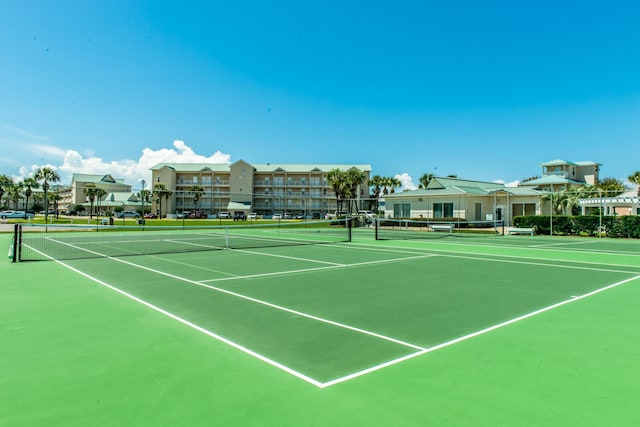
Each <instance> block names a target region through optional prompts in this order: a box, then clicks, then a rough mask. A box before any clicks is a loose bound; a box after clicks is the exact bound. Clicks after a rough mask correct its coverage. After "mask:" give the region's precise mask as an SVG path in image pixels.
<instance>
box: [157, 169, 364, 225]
mask: <svg viewBox="0 0 640 427" xmlns="http://www.w3.org/2000/svg"><path fill="white" fill-rule="evenodd" d="M334 169H339V170H343V171H348V170H351V169H356V170H358V171H360V172H362V173H364V175H365V178H364V179H363V181H362V183H361V184H360V185H359V186H358V190H357V191H358V194H357V198H356V201H357V202H362V201H364V200H365V199H367V198H368V197H369V178H370V174H371V166H370V165H358V164H356V165H352V164H348V165H347V164H318V165H305V164H269V163H267V164H250V163H247V162H245V161H243V160H239V161H237V162H235V163H232V164H215V163H160V164H158V165H156V166H154V167H152V168H151V172H152V179H151V185H150V186H149V189H150V190H153V188H154V187H155V186H156V185H157V184H160V183H161V184H164V186H165V187H166V188H167V190H168V191H169V192H170V194H169V195H168V197H167V198H163V199H162V201H161V203H162V214H163V215H164V214H165V213H166V214H169V215H171V214H178V213H183V212H194V211H197V212H202V213H203V214H205V215H216V214H218V213H220V212H231V213H233V212H234V211H238V210H243V211H245V212H255V213H256V214H258V215H264V216H269V215H273V214H286V213H291V214H303V215H305V216H311V215H314V214H324V213H328V212H333V211H335V210H336V209H337V200H336V195H335V192H334V190H333V188H332V186H331V185H330V184H329V182H328V180H327V174H328V173H329V172H330V171H331V170H334ZM194 187H202V190H201V191H202V194H201V195H200V197H199V198H198V199H197V198H196V193H195V192H194V191H192V189H193V188H194ZM157 199H158V198H157V197H154V202H153V203H154V205H153V209H154V213H159V210H160V202H159V201H158V200H157Z"/></svg>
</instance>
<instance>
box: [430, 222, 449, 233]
mask: <svg viewBox="0 0 640 427" xmlns="http://www.w3.org/2000/svg"><path fill="white" fill-rule="evenodd" d="M429 227H431V231H446V232H447V233H452V232H453V224H431V225H430V226H429Z"/></svg>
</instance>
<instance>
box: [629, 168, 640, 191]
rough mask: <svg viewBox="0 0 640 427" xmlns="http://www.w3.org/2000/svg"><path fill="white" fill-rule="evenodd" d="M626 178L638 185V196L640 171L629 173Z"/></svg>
mask: <svg viewBox="0 0 640 427" xmlns="http://www.w3.org/2000/svg"><path fill="white" fill-rule="evenodd" d="M627 179H628V180H629V182H630V183H632V184H635V185H637V186H638V196H640V171H635V172H634V173H632V174H631V175H629V178H627Z"/></svg>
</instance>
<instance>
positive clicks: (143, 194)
mask: <svg viewBox="0 0 640 427" xmlns="http://www.w3.org/2000/svg"><path fill="white" fill-rule="evenodd" d="M150 195H151V191H149V190H145V189H144V188H143V189H142V190H140V192H139V193H138V194H137V196H138V199H139V200H142V206H143V207H142V216H144V214H145V213H146V212H145V211H146V210H147V207H148V205H149V203H150V200H149V196H150ZM145 203H146V204H147V206H145Z"/></svg>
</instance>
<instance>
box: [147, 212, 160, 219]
mask: <svg viewBox="0 0 640 427" xmlns="http://www.w3.org/2000/svg"><path fill="white" fill-rule="evenodd" d="M144 217H145V218H147V219H153V218H158V215H156V214H153V213H151V212H147V213H146V214H144Z"/></svg>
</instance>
